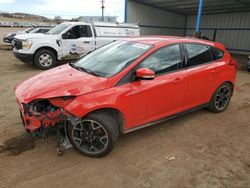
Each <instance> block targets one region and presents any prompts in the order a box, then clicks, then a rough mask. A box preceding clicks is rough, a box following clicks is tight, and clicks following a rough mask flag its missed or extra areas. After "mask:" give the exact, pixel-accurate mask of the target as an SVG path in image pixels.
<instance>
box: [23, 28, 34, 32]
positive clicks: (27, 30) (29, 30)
mask: <svg viewBox="0 0 250 188" xmlns="http://www.w3.org/2000/svg"><path fill="white" fill-rule="evenodd" d="M34 29H35V28H28V29H26V30H24V32H26V33H30V32H31V31H33V30H34Z"/></svg>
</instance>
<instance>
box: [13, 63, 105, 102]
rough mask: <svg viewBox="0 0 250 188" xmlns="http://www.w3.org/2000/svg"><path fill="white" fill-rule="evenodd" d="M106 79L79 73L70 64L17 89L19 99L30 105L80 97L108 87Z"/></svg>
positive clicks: (33, 79) (46, 73) (52, 70)
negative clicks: (47, 99) (60, 98)
mask: <svg viewBox="0 0 250 188" xmlns="http://www.w3.org/2000/svg"><path fill="white" fill-rule="evenodd" d="M107 82H108V80H107V79H106V78H101V77H96V76H93V75H90V74H88V73H85V72H82V71H78V70H76V69H74V68H72V67H71V66H70V65H69V64H67V65H62V66H60V67H56V68H54V69H51V70H48V71H45V72H43V73H40V74H38V75H36V76H34V77H32V78H29V79H28V80H26V81H24V82H22V83H21V84H19V85H18V86H17V87H16V88H15V94H16V97H17V99H18V100H19V101H20V102H22V103H29V102H31V101H33V100H35V99H44V98H53V97H62V96H79V95H83V94H87V93H91V92H95V91H99V90H102V89H104V88H105V87H106V85H107Z"/></svg>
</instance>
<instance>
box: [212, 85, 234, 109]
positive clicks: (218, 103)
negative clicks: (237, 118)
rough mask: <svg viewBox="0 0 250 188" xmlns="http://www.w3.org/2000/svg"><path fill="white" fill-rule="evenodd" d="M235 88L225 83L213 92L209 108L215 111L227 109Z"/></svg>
mask: <svg viewBox="0 0 250 188" xmlns="http://www.w3.org/2000/svg"><path fill="white" fill-rule="evenodd" d="M232 92H233V88H232V85H231V84H229V83H223V84H222V85H221V86H220V87H219V88H218V89H217V90H216V91H215V92H214V94H213V97H212V99H211V101H210V102H209V106H208V109H209V110H210V111H212V112H215V113H220V112H223V111H224V110H226V108H227V107H228V105H229V102H230V100H231V97H232Z"/></svg>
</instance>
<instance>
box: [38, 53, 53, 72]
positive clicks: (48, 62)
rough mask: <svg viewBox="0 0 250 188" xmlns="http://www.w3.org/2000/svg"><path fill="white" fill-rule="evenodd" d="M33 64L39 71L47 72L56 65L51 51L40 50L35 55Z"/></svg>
mask: <svg viewBox="0 0 250 188" xmlns="http://www.w3.org/2000/svg"><path fill="white" fill-rule="evenodd" d="M34 64H35V66H36V67H37V68H39V69H42V70H48V69H50V68H52V67H54V66H55V65H56V55H55V53H54V52H52V51H51V50H47V49H41V50H39V51H37V52H36V54H35V57H34Z"/></svg>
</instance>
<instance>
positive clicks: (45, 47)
mask: <svg viewBox="0 0 250 188" xmlns="http://www.w3.org/2000/svg"><path fill="white" fill-rule="evenodd" d="M42 49H45V50H50V51H52V52H53V53H54V54H55V55H56V60H58V52H57V51H56V50H55V49H54V48H52V47H50V46H42V47H40V48H38V49H36V51H35V53H34V58H35V54H36V53H37V52H38V51H39V50H42ZM33 62H34V59H33Z"/></svg>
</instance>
